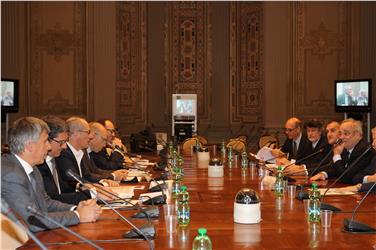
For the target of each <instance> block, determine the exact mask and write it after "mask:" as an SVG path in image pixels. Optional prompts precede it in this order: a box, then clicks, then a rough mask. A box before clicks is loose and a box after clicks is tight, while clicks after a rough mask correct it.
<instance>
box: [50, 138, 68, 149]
mask: <svg viewBox="0 0 376 250" xmlns="http://www.w3.org/2000/svg"><path fill="white" fill-rule="evenodd" d="M49 140H50V141H54V142H56V143H58V144H59V146H60V147H61V146H63V145H64V144H65V143H67V141H68V140H60V141H59V140H56V139H54V138H49Z"/></svg>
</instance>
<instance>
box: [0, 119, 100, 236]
mask: <svg viewBox="0 0 376 250" xmlns="http://www.w3.org/2000/svg"><path fill="white" fill-rule="evenodd" d="M48 132H49V128H48V126H47V124H46V123H45V122H44V121H42V120H40V119H37V118H34V117H25V118H21V119H18V120H17V121H15V122H14V124H13V126H12V128H11V129H10V132H9V145H10V152H11V154H8V155H4V156H2V166H1V195H2V198H3V199H5V201H6V202H7V203H8V204H9V206H10V207H11V208H12V209H13V210H14V211H15V212H16V213H18V214H19V215H20V216H21V217H22V219H23V220H24V221H25V222H26V223H27V224H28V226H29V227H30V230H31V231H34V232H37V231H41V230H44V229H46V228H48V229H52V228H56V225H55V224H53V223H51V222H49V221H48V220H46V219H39V218H38V220H39V222H41V223H35V221H36V220H33V219H32V218H33V217H31V216H33V214H32V213H31V212H30V211H28V209H27V207H28V206H31V207H33V208H34V209H36V210H39V211H41V212H43V213H46V214H47V215H48V216H50V217H51V218H53V219H54V220H56V221H58V222H60V223H61V224H63V225H66V226H69V225H75V224H77V223H79V222H93V221H96V219H97V218H98V217H99V215H100V212H101V209H100V207H98V206H97V205H96V203H95V201H92V200H91V201H85V202H81V203H80V204H79V205H78V206H77V207H75V206H72V205H69V204H65V203H62V202H60V201H56V200H53V199H51V198H50V197H49V196H48V195H47V194H46V191H45V189H44V186H43V180H42V177H41V175H40V173H39V172H38V171H35V166H36V165H38V164H41V163H42V162H43V161H44V159H45V157H46V155H47V152H48V150H50V148H51V146H50V143H49V141H48ZM75 208H76V210H75V211H73V210H74V209H75ZM29 219H30V220H29ZM42 224H43V225H42Z"/></svg>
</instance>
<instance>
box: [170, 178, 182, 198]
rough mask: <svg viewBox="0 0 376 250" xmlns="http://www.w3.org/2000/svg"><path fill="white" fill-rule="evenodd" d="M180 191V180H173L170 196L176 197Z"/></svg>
mask: <svg viewBox="0 0 376 250" xmlns="http://www.w3.org/2000/svg"><path fill="white" fill-rule="evenodd" d="M179 193H180V180H174V182H173V183H172V190H171V196H172V198H174V199H175V198H178V195H179Z"/></svg>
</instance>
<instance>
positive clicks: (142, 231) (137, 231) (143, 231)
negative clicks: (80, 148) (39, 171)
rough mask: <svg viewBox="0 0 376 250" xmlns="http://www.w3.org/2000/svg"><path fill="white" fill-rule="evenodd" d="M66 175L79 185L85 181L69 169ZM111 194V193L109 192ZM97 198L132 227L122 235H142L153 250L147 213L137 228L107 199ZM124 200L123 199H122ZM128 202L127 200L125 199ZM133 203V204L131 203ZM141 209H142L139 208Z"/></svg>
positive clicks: (151, 232) (153, 235)
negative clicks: (146, 219)
mask: <svg viewBox="0 0 376 250" xmlns="http://www.w3.org/2000/svg"><path fill="white" fill-rule="evenodd" d="M65 173H66V174H67V175H69V176H71V177H72V178H74V179H75V180H76V181H77V182H79V183H80V184H81V185H84V186H85V184H86V183H85V182H87V181H85V180H84V179H82V178H81V177H79V176H78V175H77V174H76V173H75V172H73V171H72V170H71V169H68V170H67V171H66V172H65ZM99 189H101V190H102V191H106V192H108V193H111V192H109V191H107V190H105V189H102V188H99ZM111 194H112V193H111ZM112 195H114V196H115V197H116V198H120V197H119V196H117V195H116V194H112ZM97 199H98V200H100V201H101V202H103V203H104V204H105V205H106V206H108V207H109V208H110V209H111V210H112V211H113V212H115V213H116V214H117V215H118V216H119V217H120V218H121V219H122V220H124V221H125V222H126V223H128V225H130V226H131V227H132V228H133V229H132V230H131V231H129V232H127V233H125V234H124V235H123V237H125V238H137V237H139V236H142V237H143V238H144V239H145V240H146V241H147V242H148V244H149V247H150V249H153V250H154V245H153V243H152V242H151V240H150V238H152V239H153V238H154V237H155V228H154V226H153V225H152V224H151V222H150V217H149V216H148V215H147V217H148V219H149V220H148V223H147V224H145V225H143V226H142V227H140V228H138V227H137V226H135V225H134V224H133V223H132V222H131V221H130V220H128V219H127V218H126V217H124V216H123V215H121V214H120V213H119V212H118V211H116V209H115V208H114V207H113V206H111V205H110V204H109V203H108V202H107V201H105V200H104V199H102V198H100V197H98V196H97ZM120 199H121V200H124V199H122V198H120ZM124 201H125V200H124ZM126 202H128V201H126ZM128 203H129V204H132V203H130V202H128ZM132 205H133V204H132ZM141 211H142V210H141Z"/></svg>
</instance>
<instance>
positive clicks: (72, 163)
mask: <svg viewBox="0 0 376 250" xmlns="http://www.w3.org/2000/svg"><path fill="white" fill-rule="evenodd" d="M67 124H68V127H69V140H68V142H67V146H68V147H67V148H66V149H65V150H63V151H62V152H61V154H60V156H59V157H57V158H56V159H55V160H56V164H57V166H58V169H60V170H61V171H60V172H59V176H60V180H62V183H61V184H62V185H61V190H62V192H74V191H75V189H76V185H77V182H76V181H75V180H74V179H73V178H72V177H70V176H68V175H67V174H66V172H67V170H68V169H71V170H72V171H73V172H75V173H77V174H78V175H80V176H81V177H82V178H84V179H85V180H88V181H89V182H93V183H101V184H104V185H107V186H118V185H119V184H118V183H117V182H116V181H118V180H122V179H123V178H124V176H123V174H122V173H115V172H110V171H105V170H103V171H104V172H103V171H100V170H99V169H98V167H96V166H95V164H94V163H93V162H92V161H91V160H90V158H89V155H88V153H87V151H86V149H87V148H88V147H89V142H90V140H92V139H93V138H94V133H92V132H91V131H90V127H89V124H88V123H87V121H86V120H85V119H82V118H79V117H71V118H69V119H68V120H67ZM114 180H115V181H114Z"/></svg>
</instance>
